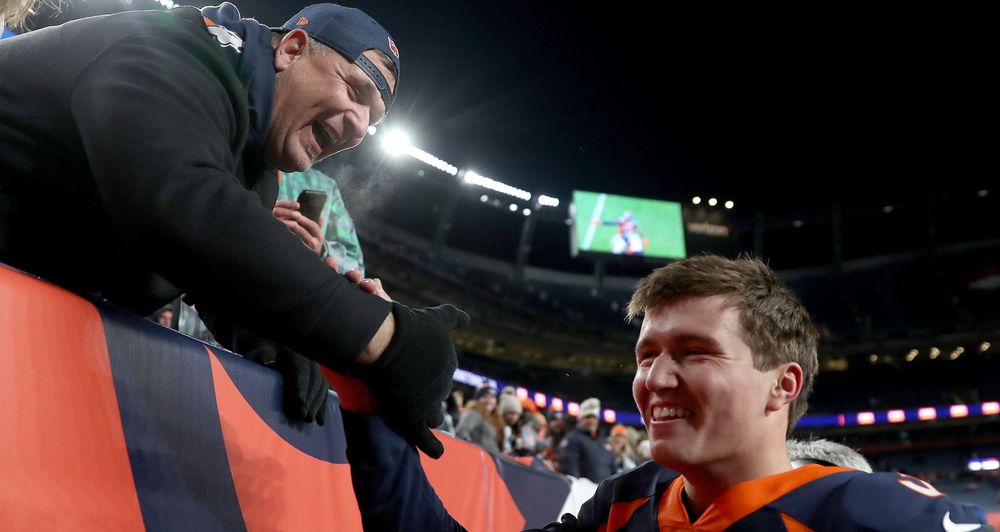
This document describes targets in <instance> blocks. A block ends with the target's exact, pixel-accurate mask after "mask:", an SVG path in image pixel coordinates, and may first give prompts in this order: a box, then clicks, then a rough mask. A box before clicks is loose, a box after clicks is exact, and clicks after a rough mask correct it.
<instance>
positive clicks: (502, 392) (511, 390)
mask: <svg viewBox="0 0 1000 532" xmlns="http://www.w3.org/2000/svg"><path fill="white" fill-rule="evenodd" d="M500 395H517V390H515V389H514V387H513V386H511V385H509V384H508V385H507V386H504V387H503V389H502V390H500Z"/></svg>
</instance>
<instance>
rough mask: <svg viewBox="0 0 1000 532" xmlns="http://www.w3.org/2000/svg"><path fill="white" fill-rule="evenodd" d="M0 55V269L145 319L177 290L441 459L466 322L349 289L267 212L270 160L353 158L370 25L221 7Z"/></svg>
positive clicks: (381, 81) (376, 55)
mask: <svg viewBox="0 0 1000 532" xmlns="http://www.w3.org/2000/svg"><path fill="white" fill-rule="evenodd" d="M15 13H17V11H15ZM95 36H102V37H101V38H95ZM0 57H3V58H4V64H3V75H0V146H3V147H4V149H2V150H0V205H4V206H5V208H3V209H0V228H2V231H0V261H2V262H5V263H8V264H10V265H12V266H14V267H17V268H20V269H23V270H26V271H28V272H31V273H33V274H36V275H40V276H42V277H44V278H46V279H49V280H51V281H53V282H56V283H58V284H61V285H62V286H65V287H67V288H70V289H73V290H76V291H79V292H83V293H87V294H100V296H101V297H103V298H105V299H108V300H110V301H112V302H114V303H116V304H117V305H118V306H120V307H123V308H126V309H128V310H131V311H133V312H136V313H137V314H140V315H147V314H149V313H150V312H152V311H153V310H155V309H156V308H158V307H160V306H162V305H163V304H164V303H165V302H167V301H170V300H172V299H174V298H175V297H177V296H178V295H179V294H180V293H181V292H185V293H187V294H188V295H189V296H190V297H191V298H192V300H193V301H195V302H197V304H198V307H199V312H200V313H203V314H204V313H210V314H212V315H214V316H215V317H216V318H217V319H216V320H206V322H208V321H214V325H213V327H215V328H216V329H218V328H220V327H233V326H241V327H244V328H246V329H248V330H252V331H254V332H256V333H259V334H260V335H262V336H265V337H267V338H269V339H272V340H274V341H276V342H280V343H281V344H282V345H287V346H288V347H289V348H291V349H295V350H296V351H299V352H301V353H303V354H305V355H306V356H308V357H310V358H312V359H314V360H317V361H320V362H322V363H323V364H324V365H326V366H328V367H330V368H332V369H335V370H340V371H350V372H354V373H356V374H357V375H360V376H363V377H364V378H365V379H366V380H367V382H368V383H370V384H371V385H372V388H373V390H374V392H375V393H376V394H377V395H378V396H380V401H379V403H380V404H381V405H383V407H384V408H385V409H386V412H385V414H386V415H387V419H388V420H389V422H390V423H392V425H393V426H395V427H396V428H397V429H398V430H399V431H400V432H401V433H402V434H404V435H405V437H406V438H407V439H408V440H409V441H411V442H413V443H416V444H417V445H418V446H419V447H420V448H421V449H423V450H424V451H425V452H426V453H428V454H429V455H432V456H439V455H440V453H441V452H443V447H442V446H441V444H440V442H438V441H437V440H436V438H435V437H434V435H433V433H432V432H431V431H430V428H431V427H436V426H438V425H439V424H440V422H441V417H442V416H441V409H440V402H441V400H442V399H444V397H445V396H446V395H447V393H448V391H449V390H450V389H451V377H452V374H453V371H454V369H455V367H456V365H457V360H456V356H455V351H454V348H453V346H452V344H451V341H450V338H449V336H448V333H449V331H450V330H451V329H452V328H453V327H454V326H456V325H461V324H464V323H466V322H467V319H468V316H467V315H465V314H464V313H461V312H460V311H458V310H457V309H455V308H454V307H450V306H443V307H436V308H434V309H426V310H413V309H410V308H407V307H405V306H403V305H400V304H398V303H395V302H387V301H384V300H382V299H380V298H377V297H372V296H371V295H369V294H367V293H365V292H364V291H363V290H358V289H357V287H356V286H354V285H352V284H351V283H350V282H349V281H347V280H345V279H344V278H343V277H342V276H341V275H339V274H338V273H337V272H335V271H333V270H331V269H330V268H328V267H326V266H325V265H324V264H323V263H322V261H319V260H316V259H315V258H314V257H313V256H312V255H310V252H309V251H308V250H306V249H304V248H303V246H302V244H301V243H300V242H299V241H298V240H297V239H296V238H294V237H293V236H292V235H290V234H289V232H288V230H287V229H286V228H285V227H284V226H283V225H282V224H281V223H279V222H278V221H276V220H275V219H274V217H273V216H272V213H271V208H272V206H273V205H274V203H275V198H276V194H277V190H278V184H277V179H276V175H275V172H274V169H277V170H280V171H285V172H288V171H302V170H306V169H308V168H309V167H311V166H312V165H313V164H314V163H316V162H317V161H319V160H321V159H323V158H325V157H327V156H329V155H331V154H333V153H336V152H339V151H342V150H345V149H349V148H352V147H354V146H356V145H357V144H358V143H360V142H361V141H362V140H363V139H364V138H365V137H366V132H367V129H368V127H369V126H370V125H373V124H375V123H378V122H379V121H380V120H381V119H382V118H383V117H384V116H385V115H386V113H388V112H389V110H390V108H391V106H392V102H393V99H394V97H395V89H396V80H397V77H398V74H399V53H398V49H397V47H396V45H395V43H394V42H393V40H392V38H391V37H390V36H389V34H388V33H387V32H386V31H385V30H384V29H383V28H382V27H381V26H380V25H378V23H377V22H375V21H374V20H372V19H371V18H370V17H368V16H367V15H366V14H364V13H363V12H361V11H359V10H357V9H351V8H344V7H341V6H337V5H334V4H316V5H313V6H309V7H307V8H305V9H304V10H302V11H301V12H300V13H298V14H296V15H295V16H293V17H292V18H291V19H289V21H288V22H286V23H285V24H284V26H283V27H282V28H281V29H280V30H272V29H271V28H268V27H266V26H263V25H261V24H259V23H258V22H256V21H254V20H253V19H242V18H241V17H240V14H239V12H238V11H237V10H236V8H235V6H233V5H232V4H229V3H223V4H221V5H220V6H214V7H205V8H203V9H200V10H199V9H197V8H193V7H187V6H185V7H179V8H176V9H171V10H168V11H165V12H164V11H129V12H124V13H118V14H113V15H107V16H102V17H92V18H87V19H81V20H75V21H72V22H70V23H67V24H65V25H63V26H60V27H55V28H47V29H45V30H42V31H37V32H27V33H25V34H24V35H21V36H19V37H17V38H14V39H5V40H3V41H0ZM52 72H59V75H58V76H52V75H51V74H52ZM123 147H127V149H124V148H123ZM42 197H44V198H45V202H46V207H45V209H46V213H47V214H46V216H43V217H39V216H38V198H42ZM66 227H73V228H74V235H75V236H74V238H72V239H67V240H65V241H63V242H61V245H59V246H53V245H51V241H52V235H58V234H61V233H63V232H64V229H65V228H66ZM67 256H71V257H73V264H72V266H71V267H70V266H68V265H67V263H66V260H65V257H67ZM213 333H215V335H216V338H217V339H219V340H220V341H221V339H222V338H221V337H222V336H225V335H222V334H219V331H218V330H213ZM303 368H305V369H306V370H307V371H308V366H307V365H306V366H303Z"/></svg>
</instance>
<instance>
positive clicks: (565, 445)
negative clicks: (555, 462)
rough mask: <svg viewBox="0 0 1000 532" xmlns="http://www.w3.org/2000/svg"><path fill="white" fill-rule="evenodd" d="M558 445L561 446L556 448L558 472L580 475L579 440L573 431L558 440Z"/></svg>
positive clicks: (573, 475) (574, 475)
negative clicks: (560, 440)
mask: <svg viewBox="0 0 1000 532" xmlns="http://www.w3.org/2000/svg"><path fill="white" fill-rule="evenodd" d="M560 446H561V447H562V448H561V449H557V450H556V452H557V453H558V456H559V472H560V473H562V474H564V475H569V476H571V477H578V476H580V442H579V441H577V439H576V437H575V436H573V433H569V434H567V435H566V437H565V438H563V441H562V442H560Z"/></svg>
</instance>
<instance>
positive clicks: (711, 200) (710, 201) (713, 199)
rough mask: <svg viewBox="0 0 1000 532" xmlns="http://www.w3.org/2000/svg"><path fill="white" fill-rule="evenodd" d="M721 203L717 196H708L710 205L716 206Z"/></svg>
mask: <svg viewBox="0 0 1000 532" xmlns="http://www.w3.org/2000/svg"><path fill="white" fill-rule="evenodd" d="M718 203H719V200H717V199H715V198H708V206H709V207H715V206H716V205H717V204H718Z"/></svg>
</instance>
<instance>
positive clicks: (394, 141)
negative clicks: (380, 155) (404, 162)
mask: <svg viewBox="0 0 1000 532" xmlns="http://www.w3.org/2000/svg"><path fill="white" fill-rule="evenodd" d="M409 146H410V139H409V138H407V136H406V134H405V133H403V132H402V131H399V130H398V129H392V130H389V131H388V132H386V134H385V135H384V136H383V137H382V147H383V148H385V151H387V152H389V155H392V156H398V155H402V154H404V153H406V149H407V147H409Z"/></svg>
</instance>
